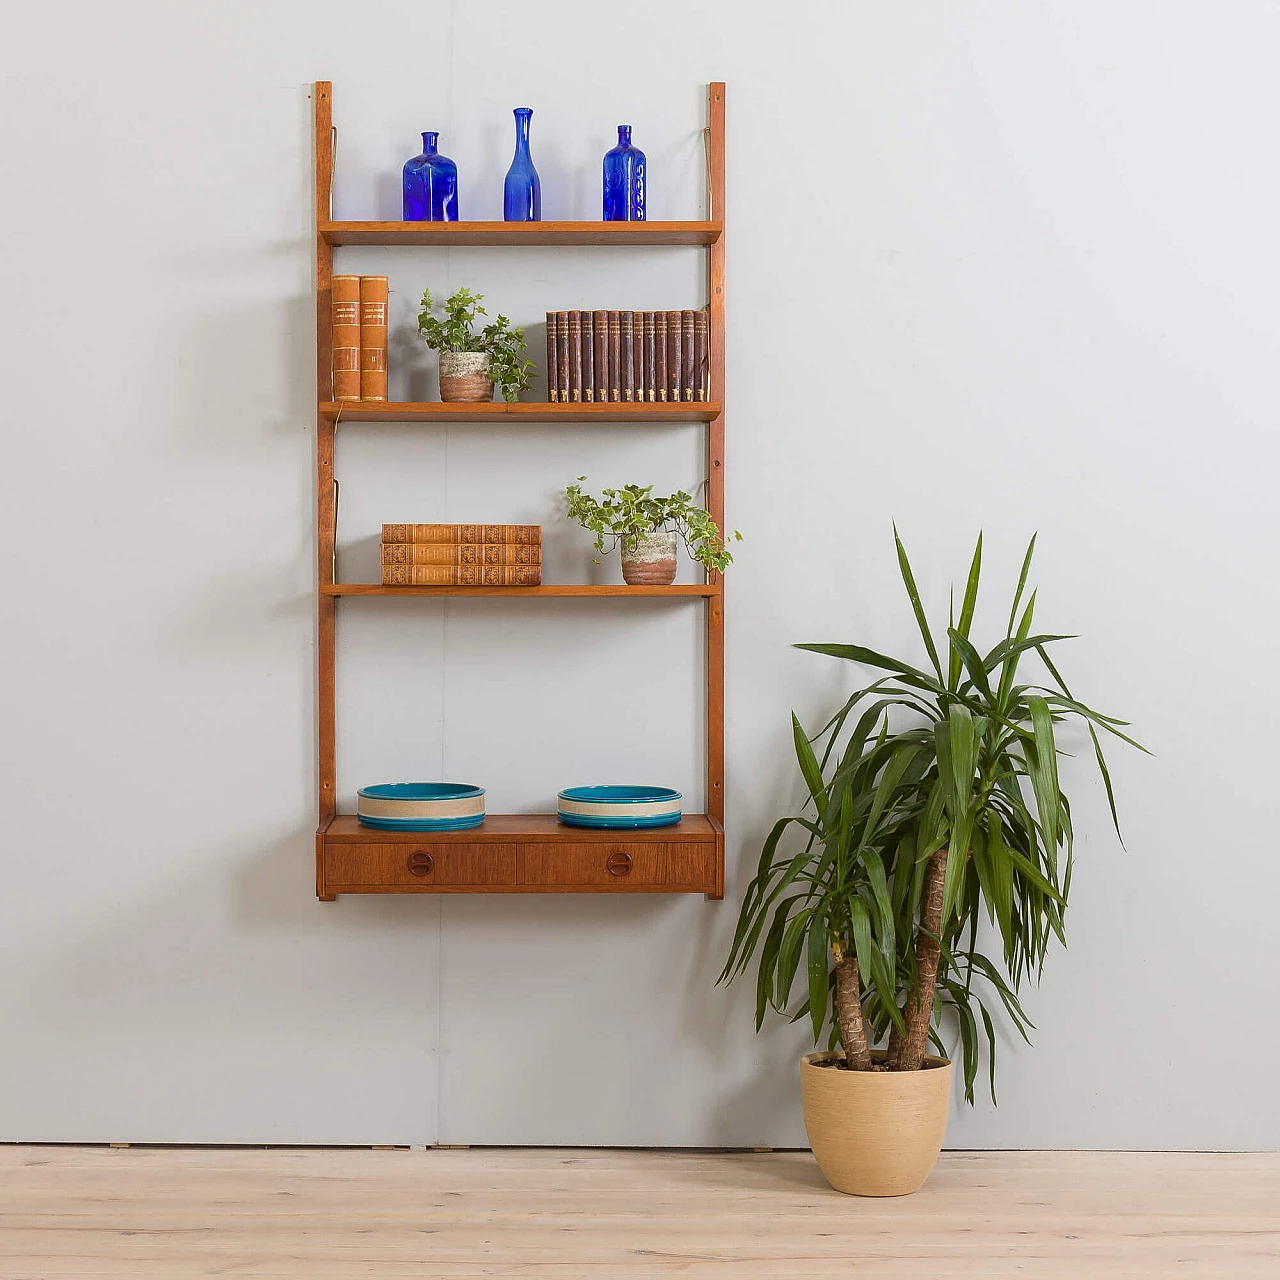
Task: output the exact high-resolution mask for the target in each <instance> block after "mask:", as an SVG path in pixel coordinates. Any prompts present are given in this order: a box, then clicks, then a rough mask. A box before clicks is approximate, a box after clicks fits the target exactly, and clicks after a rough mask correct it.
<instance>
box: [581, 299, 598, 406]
mask: <svg viewBox="0 0 1280 1280" xmlns="http://www.w3.org/2000/svg"><path fill="white" fill-rule="evenodd" d="M595 330H596V322H595V312H594V311H584V312H583V313H582V398H583V399H584V400H594V399H595V398H596V340H595Z"/></svg>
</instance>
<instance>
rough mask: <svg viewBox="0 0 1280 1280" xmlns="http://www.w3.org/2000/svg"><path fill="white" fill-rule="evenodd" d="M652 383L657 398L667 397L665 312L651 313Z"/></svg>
mask: <svg viewBox="0 0 1280 1280" xmlns="http://www.w3.org/2000/svg"><path fill="white" fill-rule="evenodd" d="M653 352H654V364H653V385H654V389H655V391H656V392H657V395H658V399H659V400H666V398H667V313H666V312H665V311H655V312H654V313H653Z"/></svg>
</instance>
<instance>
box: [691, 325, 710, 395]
mask: <svg viewBox="0 0 1280 1280" xmlns="http://www.w3.org/2000/svg"><path fill="white" fill-rule="evenodd" d="M707 319H708V317H707V313H706V312H705V311H695V312H694V313H693V395H694V399H695V400H709V399H710V398H711V397H710V396H709V395H708V393H707V368H708V363H707V362H708V352H707V338H708V330H707Z"/></svg>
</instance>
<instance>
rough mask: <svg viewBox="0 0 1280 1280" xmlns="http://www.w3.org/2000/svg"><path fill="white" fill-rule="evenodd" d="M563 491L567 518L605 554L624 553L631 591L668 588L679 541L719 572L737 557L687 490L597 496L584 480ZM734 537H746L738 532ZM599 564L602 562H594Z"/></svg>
mask: <svg viewBox="0 0 1280 1280" xmlns="http://www.w3.org/2000/svg"><path fill="white" fill-rule="evenodd" d="M586 478H587V477H586V476H579V477H578V481H579V483H576V484H571V485H569V486H568V488H566V489H565V491H564V492H565V499H566V500H567V502H568V507H569V518H570V519H571V520H576V521H577V522H578V523H579V524H580V525H582V527H583V528H584V529H586V530H588V531H589V532H591V533H594V534H595V535H596V540H595V548H596V550H597V551H598V552H600V553H601V554H602V555H605V554H607V553H608V552H610V551H612V550H613V548H614V547H620V548H621V549H622V580H623V581H624V582H625V583H627V585H628V586H632V587H665V586H669V585H670V584H671V583H673V582H674V581H675V580H676V547H677V539H679V541H681V542H683V543H684V545H685V547H686V549H687V550H688V552H689V555H690V556H692V557H693V559H694V560H696V561H697V562H698V563H699V564H701V565H703V566H705V567H706V568H707V569H708V570H711V571H713V572H715V573H723V572H724V571H725V569H726V568H727V567H728V566H729V565H730V564H731V563H732V561H733V556H732V555H731V554H730V553H729V549H728V547H727V546H725V539H724V538H723V537H722V536H721V533H720V529H719V527H718V526H717V524H716V522H715V521H714V520H713V519H712V518H711V515H710V513H709V512H707V511H705V510H704V509H703V508H702V507H700V506H698V505H697V504H696V503H695V502H694V500H693V495H692V494H688V493H685V492H684V490H683V489H680V490H677V491H676V492H675V493H673V494H671V495H669V496H668V497H665V498H655V497H654V496H653V485H651V484H650V485H638V484H628V485H624V486H623V487H622V488H621V489H603V490H601V494H602V496H601V497H600V498H594V497H592V496H591V494H589V493H584V492H583V491H582V485H581V481H583V480H585V479H586ZM733 537H734V538H735V539H741V537H742V534H740V533H739V532H737V530H734V533H733ZM596 563H597V564H600V563H601V562H600V561H599V560H597V561H596Z"/></svg>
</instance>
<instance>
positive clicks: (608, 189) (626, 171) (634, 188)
mask: <svg viewBox="0 0 1280 1280" xmlns="http://www.w3.org/2000/svg"><path fill="white" fill-rule="evenodd" d="M645 167H646V166H645V161H644V152H643V151H641V150H640V149H639V148H638V147H633V146H632V145H631V126H630V125H629V124H620V125H619V126H618V145H617V146H616V147H614V148H613V150H612V151H606V152H605V156H604V220H605V222H643V221H644V220H645Z"/></svg>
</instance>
